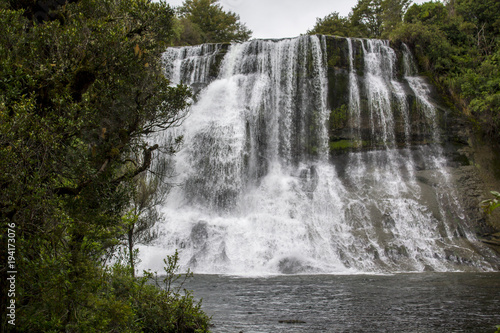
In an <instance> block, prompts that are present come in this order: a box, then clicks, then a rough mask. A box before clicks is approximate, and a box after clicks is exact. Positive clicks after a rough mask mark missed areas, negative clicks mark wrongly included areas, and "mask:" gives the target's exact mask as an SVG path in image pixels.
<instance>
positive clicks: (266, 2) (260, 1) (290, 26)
mask: <svg viewBox="0 0 500 333" xmlns="http://www.w3.org/2000/svg"><path fill="white" fill-rule="evenodd" d="M424 1H425V0H416V1H415V0H414V2H416V3H422V2H424ZM167 2H168V3H169V4H170V5H171V6H172V7H174V6H179V5H181V4H182V2H183V0H167ZM357 2H358V1H357V0H220V3H221V4H222V6H223V7H224V9H225V10H226V11H231V12H235V13H236V14H238V15H240V20H241V22H243V23H245V24H246V26H247V27H248V28H249V29H250V30H252V31H253V33H252V37H253V38H284V37H296V36H299V35H300V34H303V33H305V32H306V31H307V30H308V29H312V28H313V27H314V24H315V23H316V18H317V17H321V18H323V17H325V16H326V15H328V14H330V13H332V12H339V13H340V15H342V16H347V15H348V14H349V12H350V11H351V8H352V7H354V6H355V5H356V3H357Z"/></svg>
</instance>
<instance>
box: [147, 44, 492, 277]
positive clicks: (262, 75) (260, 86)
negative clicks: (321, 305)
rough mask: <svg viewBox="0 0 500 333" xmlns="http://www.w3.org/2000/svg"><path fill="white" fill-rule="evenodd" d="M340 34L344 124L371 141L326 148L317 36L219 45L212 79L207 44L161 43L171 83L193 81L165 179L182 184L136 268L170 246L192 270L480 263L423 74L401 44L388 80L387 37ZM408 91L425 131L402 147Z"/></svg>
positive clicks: (155, 262) (407, 135) (158, 258)
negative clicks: (223, 48)
mask: <svg viewBox="0 0 500 333" xmlns="http://www.w3.org/2000/svg"><path fill="white" fill-rule="evenodd" d="M347 42H348V43H347V44H348V53H349V54H348V55H347V56H349V58H350V59H349V64H350V72H349V74H348V78H349V98H348V100H349V103H348V107H349V118H350V120H349V123H350V125H349V126H350V128H351V129H350V132H351V135H352V136H353V137H354V141H355V142H357V144H355V146H356V147H359V146H360V145H361V143H362V142H369V143H370V146H371V147H372V149H368V150H366V149H364V150H359V149H354V150H352V151H351V152H349V153H346V154H344V155H342V156H333V157H331V156H329V134H328V133H329V129H328V127H327V126H328V118H329V114H330V110H329V108H328V104H327V97H328V80H327V67H326V63H327V55H326V53H325V50H326V39H325V37H318V36H302V37H299V38H296V39H285V40H280V41H263V40H255V41H251V42H247V43H243V44H234V45H231V47H230V48H229V50H228V52H227V54H226V55H225V56H224V59H223V62H222V64H221V69H220V71H219V73H218V76H217V77H216V78H212V77H210V73H211V68H210V66H213V64H214V59H215V58H214V57H215V55H216V54H217V53H218V52H220V48H219V47H216V46H214V45H210V46H200V47H186V48H172V49H168V50H167V52H166V53H165V55H164V59H165V62H166V74H167V77H169V78H170V79H171V81H172V83H174V84H177V83H181V82H182V83H184V84H188V85H191V86H193V87H195V88H196V89H198V90H199V89H201V88H203V89H202V90H201V92H200V93H199V95H198V96H197V98H196V103H195V104H194V105H193V107H192V110H191V114H190V116H189V118H188V119H187V120H186V121H185V122H184V124H183V126H182V129H181V132H182V134H183V135H184V138H185V143H184V146H183V148H182V150H181V151H180V152H179V153H178V154H177V156H176V158H175V164H176V173H177V175H178V176H177V178H176V179H175V180H174V181H175V182H176V183H178V184H182V186H179V187H176V188H175V189H174V190H173V191H172V192H171V193H170V195H169V198H168V203H167V204H166V206H165V207H162V213H163V214H164V217H165V221H164V222H162V223H161V224H160V225H159V232H160V237H159V238H158V239H157V240H156V241H155V243H153V244H152V245H150V246H143V247H141V258H142V268H151V269H153V270H161V265H162V258H163V257H165V255H167V254H171V253H172V252H173V251H174V250H175V249H178V250H179V253H180V257H181V265H182V267H183V268H187V267H190V268H191V269H192V270H193V271H195V272H198V273H226V274H238V275H256V274H257V275H261V274H279V273H356V272H395V271H423V270H437V271H450V270H488V269H490V265H489V264H488V263H487V262H485V261H484V260H483V259H482V258H481V255H480V254H477V253H476V245H475V243H477V241H476V240H475V238H474V236H473V235H472V233H471V232H469V231H467V226H466V225H467V219H466V217H465V216H464V214H463V212H462V209H461V208H460V205H459V204H458V199H457V198H456V194H455V193H454V189H453V185H452V183H451V180H450V176H449V174H448V173H447V171H446V160H445V158H444V156H443V152H442V149H441V148H440V145H439V144H440V132H439V127H438V122H437V119H436V117H437V115H436V114H437V110H436V108H435V107H434V106H433V104H432V102H431V101H430V99H429V97H428V92H427V90H426V89H427V88H426V84H425V82H424V81H423V80H422V79H421V78H418V77H415V76H412V75H413V73H414V70H412V68H413V65H412V64H411V63H410V61H411V55H410V54H409V53H408V52H405V53H404V61H405V68H406V70H405V73H404V78H403V79H402V80H398V79H397V78H396V69H395V67H396V60H397V59H396V53H395V51H394V50H392V49H391V48H390V47H389V46H388V44H387V43H386V42H383V41H376V40H350V39H349V40H347ZM354 42H355V43H357V45H360V46H361V47H359V46H358V48H357V52H362V54H363V62H364V75H363V76H361V75H360V74H359V73H357V72H356V70H355V68H354V67H355V66H354V48H353V43H354ZM212 72H213V71H212ZM408 94H410V95H414V96H415V97H414V99H415V101H416V103H417V105H418V110H420V112H421V113H422V114H423V117H421V118H422V119H424V123H425V124H424V125H425V126H424V128H423V129H421V128H420V127H419V129H420V130H421V131H422V133H424V134H425V133H427V132H426V131H428V132H430V133H431V134H430V135H427V136H426V137H428V138H430V139H429V140H430V141H432V142H428V144H420V145H417V146H415V145H412V143H411V136H412V134H413V133H412V130H414V129H413V128H412V124H411V120H410V119H411V115H410V108H409V100H408V98H407V96H408ZM363 98H364V99H366V100H367V103H366V105H367V109H366V110H362V102H361V101H362V99H363ZM394 110H397V111H396V112H398V113H399V114H400V116H396V115H395V113H394V112H395V111H394ZM363 114H365V116H364V118H363ZM397 121H399V122H402V123H403V124H402V128H403V129H404V130H403V133H404V140H403V141H404V142H405V144H404V145H403V146H401V145H399V146H398V141H397V140H396V132H397V130H396V127H397ZM366 128H367V129H369V130H368V131H366V130H365V131H364V130H363V129H366ZM363 133H365V134H363ZM366 133H368V134H366ZM363 135H364V136H365V137H362V136H363ZM157 140H158V141H159V143H161V136H159V137H158V138H157ZM417 165H418V166H417ZM419 177H420V178H419ZM422 178H425V179H426V180H427V181H426V182H422V181H420V180H419V179H422Z"/></svg>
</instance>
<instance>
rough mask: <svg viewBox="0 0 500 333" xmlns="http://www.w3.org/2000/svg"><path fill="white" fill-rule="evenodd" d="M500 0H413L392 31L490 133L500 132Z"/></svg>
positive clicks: (453, 99)
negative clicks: (425, 0) (442, 0)
mask: <svg viewBox="0 0 500 333" xmlns="http://www.w3.org/2000/svg"><path fill="white" fill-rule="evenodd" d="M499 13H500V3H499V2H498V1H491V0H478V1H470V0H456V1H451V2H448V3H446V4H445V5H443V4H442V3H439V2H437V3H434V2H428V3H423V4H420V5H417V4H415V5H413V6H412V7H410V8H409V10H408V11H407V13H406V15H405V24H403V25H400V26H398V27H397V28H396V29H394V30H393V31H392V32H391V33H390V38H391V39H392V40H393V41H395V42H405V43H407V44H408V45H409V46H410V47H411V48H412V49H413V50H414V52H415V54H416V57H417V60H418V63H419V66H420V68H422V69H423V70H425V71H428V72H429V74H430V75H431V77H432V78H433V80H434V82H435V83H436V84H437V85H438V87H440V88H441V90H442V91H443V92H444V93H446V94H448V95H449V96H450V97H451V100H452V101H453V102H454V104H455V105H456V106H457V108H458V109H460V110H462V112H463V113H464V114H466V115H468V116H472V117H473V118H475V121H476V122H477V123H479V124H480V125H481V127H482V129H483V131H484V132H485V133H486V134H489V135H492V136H498V135H499V134H500V131H499V130H500V108H499V106H500V72H499V67H498V66H499V63H498V59H499V57H500V53H499V52H500V49H499V39H498V35H499V32H500V30H499V29H500V14H499Z"/></svg>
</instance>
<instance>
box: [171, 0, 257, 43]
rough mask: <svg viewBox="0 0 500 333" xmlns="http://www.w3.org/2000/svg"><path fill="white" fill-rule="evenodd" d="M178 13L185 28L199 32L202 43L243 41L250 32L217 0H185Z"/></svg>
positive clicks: (235, 15) (248, 36)
mask: <svg viewBox="0 0 500 333" xmlns="http://www.w3.org/2000/svg"><path fill="white" fill-rule="evenodd" d="M179 13H180V17H181V22H184V23H183V24H184V27H185V29H188V31H198V32H200V35H201V41H202V43H224V42H244V41H247V40H248V39H250V36H251V34H252V31H250V30H249V29H248V28H247V27H246V26H245V25H244V24H242V23H241V22H240V17H239V16H238V15H237V14H235V13H233V12H225V11H224V10H223V8H222V6H221V5H220V4H219V1H218V0H185V1H184V3H183V5H182V6H181V7H180V8H179ZM182 19H185V20H188V21H189V22H190V23H191V24H192V26H190V25H189V24H188V23H187V22H186V21H182ZM181 41H182V39H181Z"/></svg>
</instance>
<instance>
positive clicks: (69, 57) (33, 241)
mask: <svg viewBox="0 0 500 333" xmlns="http://www.w3.org/2000/svg"><path fill="white" fill-rule="evenodd" d="M62 4H64V5H62ZM36 6H39V3H38V2H35V1H30V0H25V1H20V2H16V1H12V2H10V3H5V2H2V4H1V5H0V30H1V31H2V34H0V188H1V191H0V222H1V228H2V236H1V237H2V243H3V242H4V241H5V237H6V234H7V233H6V232H5V231H6V228H7V226H9V227H10V228H12V229H14V230H15V231H16V234H15V235H16V265H17V267H18V270H19V271H20V272H22V274H20V275H18V279H17V281H16V288H17V289H16V296H17V297H16V301H17V303H16V304H18V305H19V311H18V312H17V317H16V328H17V329H18V330H19V331H25V332H39V331H69V332H72V331H91V330H92V331H122V332H126V331H141V330H142V328H140V327H137V326H136V325H137V324H136V323H138V322H140V321H139V320H136V319H137V318H135V319H134V317H133V316H134V313H135V312H134V311H135V310H133V307H135V306H136V305H134V304H132V303H130V299H129V298H130V296H129V295H118V294H114V291H113V290H115V289H113V288H111V287H110V283H113V282H112V281H115V279H116V278H117V277H116V276H114V275H110V273H109V272H108V270H107V268H106V266H105V263H106V260H107V259H108V258H109V257H110V256H112V255H114V252H113V250H114V248H115V245H117V244H118V243H119V241H120V239H122V237H123V235H124V234H126V231H127V227H128V225H127V224H126V223H124V220H123V219H122V216H123V215H124V213H125V212H126V210H127V208H128V207H130V200H131V193H133V189H134V179H135V178H137V177H140V175H141V174H143V173H144V172H145V171H146V170H148V169H149V168H150V166H151V162H152V160H153V159H154V155H155V153H157V152H158V150H159V149H163V150H164V151H174V150H175V146H176V145H177V144H178V142H176V140H175V138H174V139H173V140H172V141H170V142H167V143H166V144H165V147H160V146H159V145H151V144H149V143H148V141H147V140H145V138H146V136H147V135H150V134H151V133H153V132H155V131H159V130H164V129H167V128H170V127H172V126H176V125H178V124H179V123H180V122H181V121H182V119H183V117H184V116H185V114H186V111H187V107H188V100H189V97H190V91H189V90H188V88H187V87H185V86H177V87H173V86H170V83H169V82H168V80H166V79H165V78H164V76H163V73H162V68H161V62H160V55H161V53H162V52H163V51H164V48H165V47H166V45H167V44H168V42H169V40H170V39H171V38H172V36H173V30H172V19H173V15H174V12H173V10H172V9H171V8H170V7H169V6H168V5H166V4H165V3H164V2H160V3H153V2H150V1H147V0H120V1H115V0H99V1H98V0H80V1H68V2H66V1H55V2H54V5H53V6H52V5H51V6H49V7H45V8H39V7H36ZM35 10H37V11H35ZM43 10H47V11H46V12H41V13H40V11H43ZM42 14H43V15H42ZM40 18H42V19H40ZM131 156H137V157H136V158H134V159H131V158H130V157H131ZM2 270H3V271H4V272H5V266H2ZM131 283H132V282H131ZM134 283H135V282H134ZM134 283H132V284H131V285H130V286H129V288H130V289H129V290H130V292H131V293H132V290H133V288H136V286H135V284H134ZM2 287H3V288H4V286H2ZM137 288H139V287H137ZM110 293H111V294H110ZM1 294H2V296H4V295H6V293H5V289H3V290H2V291H1ZM4 304H7V303H6V302H5V303H4ZM113 311H115V312H113ZM117 313H119V315H117ZM3 319H4V318H2V325H5V322H4V320H3ZM119 327H122V329H120V328H119ZM125 327H128V328H126V329H125Z"/></svg>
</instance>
